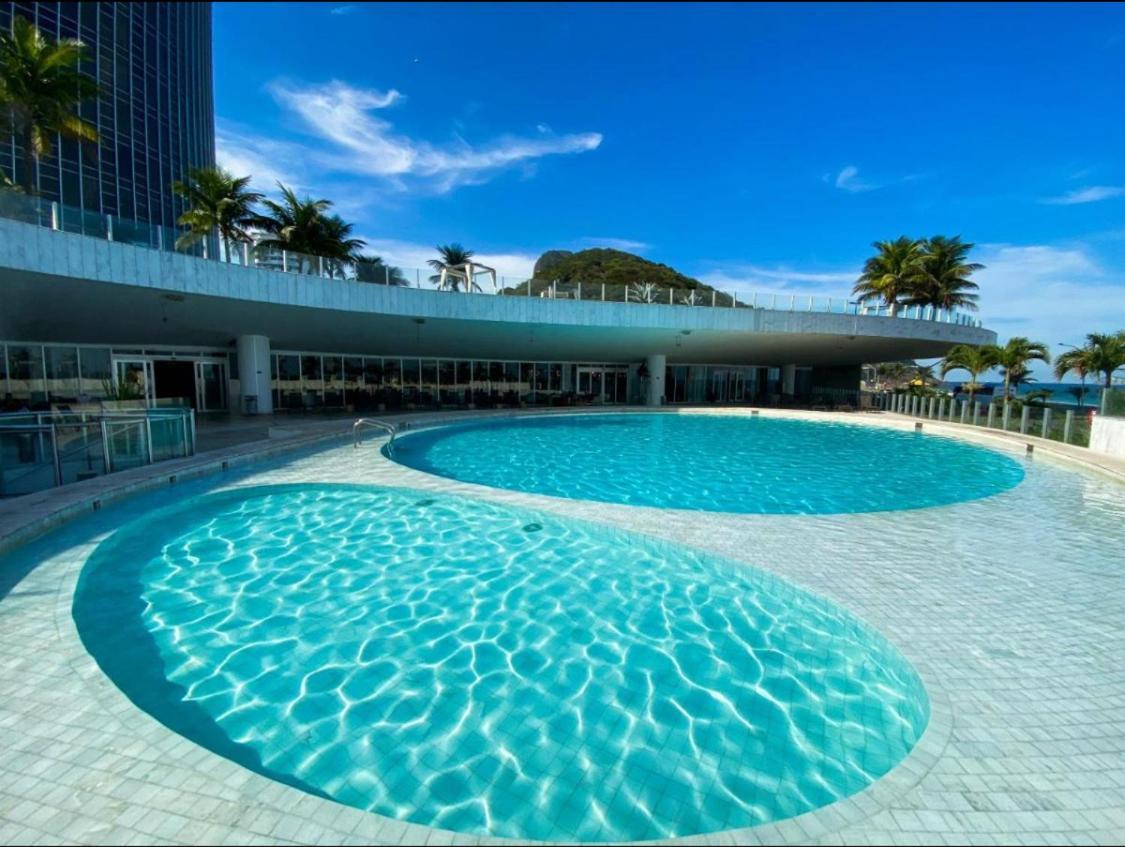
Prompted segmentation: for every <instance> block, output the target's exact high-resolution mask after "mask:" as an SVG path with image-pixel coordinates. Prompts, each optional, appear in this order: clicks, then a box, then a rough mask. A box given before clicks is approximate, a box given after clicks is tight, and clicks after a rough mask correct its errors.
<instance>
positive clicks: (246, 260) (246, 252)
mask: <svg viewBox="0 0 1125 847" xmlns="http://www.w3.org/2000/svg"><path fill="white" fill-rule="evenodd" d="M242 264H243V266H244V267H247V268H248V267H250V245H249V244H248V243H247V242H245V241H243V242H242Z"/></svg>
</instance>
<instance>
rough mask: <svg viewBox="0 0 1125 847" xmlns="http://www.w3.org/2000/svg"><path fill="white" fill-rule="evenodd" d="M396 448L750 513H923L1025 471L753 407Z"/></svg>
mask: <svg viewBox="0 0 1125 847" xmlns="http://www.w3.org/2000/svg"><path fill="white" fill-rule="evenodd" d="M390 455H392V457H393V458H394V459H395V460H396V461H398V462H400V463H402V464H404V465H407V466H409V467H412V468H415V469H417V470H421V471H425V472H427V473H432V474H437V475H439V476H444V477H449V478H452V479H457V480H461V481H463V482H473V483H478V484H481V485H489V486H492V487H494V488H507V489H512V490H516V491H526V492H530V493H534V494H548V495H552V496H555V497H568V498H573V499H579V500H595V501H599V502H605V503H627V504H631V505H639V506H655V507H659V508H673V509H701V510H706V511H716V512H741V513H751V514H834V513H845V512H879V511H889V510H896V509H918V508H924V507H927V506H941V505H946V504H949V503H957V502H961V501H965V500H975V499H979V498H982V497H988V496H990V495H993V494H997V493H999V492H1002V491H1006V490H1007V489H1009V488H1012V487H1013V486H1015V485H1018V484H1019V482H1020V481H1021V480H1022V479H1023V469H1022V468H1021V466H1020V464H1019V463H1018V462H1016V461H1015V460H1013V459H1011V458H1009V457H1008V456H1005V455H1003V454H1001V453H998V452H996V451H994V450H988V449H985V448H982V447H977V446H975V445H972V444H967V443H965V442H963V441H958V440H954V439H952V438H941V437H935V436H931V435H922V434H920V433H914V432H903V431H900V430H895V429H889V428H886V427H879V426H865V425H862V424H849V423H838V422H835V421H831V422H829V421H810V420H798V419H790V418H774V417H760V416H747V415H743V416H720V415H698V414H667V413H627V414H586V415H549V416H542V417H528V418H517V419H505V420H492V421H480V422H475V423H469V424H458V425H453V426H443V427H438V428H434V429H429V430H424V431H421V432H417V433H410V434H405V435H402V436H400V437H399V438H397V439H396V440H395V443H394V450H393V453H391V454H390Z"/></svg>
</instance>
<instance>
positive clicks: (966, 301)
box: [906, 235, 984, 311]
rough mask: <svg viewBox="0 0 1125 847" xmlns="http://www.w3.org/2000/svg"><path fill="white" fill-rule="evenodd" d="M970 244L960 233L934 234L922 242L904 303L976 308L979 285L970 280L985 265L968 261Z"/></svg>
mask: <svg viewBox="0 0 1125 847" xmlns="http://www.w3.org/2000/svg"><path fill="white" fill-rule="evenodd" d="M972 249H973V245H972V244H966V243H965V242H963V241H962V240H961V236H959V235H955V236H953V237H952V238H948V237H946V236H944V235H935V236H934V237H933V238H930V239H927V240H926V241H924V242H922V257H921V260H920V262H919V269H920V273H919V274H918V276H917V278H916V279H915V280H914V281H913V284H912V287H911V289H910V291H909V294H908V298H907V300H906V302H907V303H908V304H910V305H912V306H916V305H918V306H935V307H937V308H939V309H955V308H958V307H961V308H965V309H972V310H974V311H975V310H976V308H977V299H978V298H977V294H976V293H975V292H976V291H977V289H978V286H977V284H976V283H975V282H973V281H972V280H971V279H969V277H970V276H972V275H973V274H974V273H975V272H976V271H979V270H984V265H981V264H978V263H977V262H970V261H968V254H969V251H970V250H972Z"/></svg>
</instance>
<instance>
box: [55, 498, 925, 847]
mask: <svg viewBox="0 0 1125 847" xmlns="http://www.w3.org/2000/svg"><path fill="white" fill-rule="evenodd" d="M74 616H75V620H76V622H77V625H78V629H79V632H80V635H81V637H82V640H83V642H84V643H85V645H86V647H87V649H88V650H89V651H90V652H91V654H92V655H93V656H94V657H95V659H96V660H97V662H98V663H99V665H100V666H101V667H102V668H103V669H104V671H105V672H106V673H107V674H108V675H109V676H110V677H111V678H112V679H113V681H114V682H115V683H116V684H117V685H118V686H119V687H120V688H121V689H122V690H123V691H124V692H125V693H126V694H127V695H128V696H129V697H130V698H131V699H133V701H134V702H135V703H137V705H139V706H140V707H141V708H143V709H145V710H147V711H148V712H150V713H151V714H152V715H154V716H155V717H156V718H158V719H159V720H161V721H163V722H164V723H165V724H166V725H168V726H169V727H170V728H172V729H173V730H175V731H177V732H179V733H181V734H183V735H186V736H188V737H189V738H192V739H194V740H196V741H197V742H199V743H201V744H204V745H206V746H207V747H209V748H211V749H212V750H215V751H216V752H219V753H221V754H222V755H224V756H227V757H228V758H231V759H233V760H235V761H237V762H239V763H241V764H243V765H245V766H247V767H250V768H253V769H255V770H257V771H259V772H261V773H264V774H266V775H268V776H271V777H273V778H274V779H278V780H281V781H284V782H287V783H289V784H291V785H295V786H297V787H300V788H302V789H304V790H306V791H310V792H313V793H316V794H319V795H322V796H325V797H329V798H333V799H335V800H338V801H340V802H342V803H347V804H351V805H353V806H358V807H360V808H363V809H370V810H372V811H375V812H378V813H380V814H383V815H387V816H390V817H394V818H401V819H407V820H410V821H413V822H416V823H421V824H427V825H431V826H435V827H440V828H444V829H451V830H457V831H460V832H468V833H478V834H491V835H498V836H509V837H512V838H517V839H549V840H575V839H580V840H591V841H622V840H634V839H651V838H663V837H669V836H679V835H690V834H695V833H703V832H712V831H717V830H724V829H730V828H734V827H742V826H750V825H754V824H758V823H763V822H767V821H773V820H778V819H780V818H785V817H789V816H792V815H796V814H800V813H802V812H805V811H808V810H810V809H813V808H816V807H819V806H822V805H824V804H827V803H830V802H832V801H834V800H836V799H838V798H840V797H843V796H846V795H848V794H852V793H854V792H856V791H858V790H860V789H862V788H863V787H865V786H866V785H868V784H869V783H870V782H871V781H872V780H874V779H876V778H877V777H879V776H880V775H882V774H884V773H886V772H887V771H888V770H889V769H890V768H891V767H893V766H894V765H895V764H896V763H897V762H898V761H899V760H901V759H902V757H903V756H905V755H906V753H907V752H908V751H909V750H910V749H911V748H912V746H913V745H914V744H915V742H916V741H917V740H918V738H919V737H920V735H921V733H922V731H923V729H924V727H925V725H926V722H927V719H928V713H929V706H928V700H927V698H926V695H925V692H924V690H923V688H922V685H921V682H920V681H919V679H918V677H917V675H916V674H915V672H914V671H913V669H912V668H911V667H910V666H909V664H908V663H907V662H906V661H905V660H904V659H903V658H902V657H901V656H900V655H899V654H898V653H897V651H895V650H894V649H893V648H892V647H891V646H890V645H889V644H888V643H887V642H886V641H885V640H884V639H883V638H882V637H880V636H879V635H878V634H876V633H874V632H872V631H870V630H869V629H867V628H866V627H864V626H863V625H862V624H861V623H859V622H858V621H856V620H855V619H854V618H852V617H851V616H850V615H848V614H847V613H846V612H844V611H843V610H841V609H839V608H837V607H835V606H833V605H831V604H829V603H827V602H825V601H823V600H821V599H818V598H816V597H813V596H811V595H809V594H806V593H804V592H802V591H799V590H796V589H794V588H793V587H792V586H790V585H789V584H787V583H785V582H783V581H780V580H777V579H775V578H773V577H771V576H769V575H768V574H766V573H765V572H762V571H758V570H754V569H751V568H747V567H745V566H741V565H734V564H731V563H728V562H726V561H725V560H722V559H719V558H715V557H712V556H708V555H705V554H702V553H699V552H697V551H693V550H690V549H686V548H680V547H676V546H672V545H668V544H664V543H658V542H655V541H652V540H649V539H645V538H641V537H639V536H633V535H630V534H626V533H620V532H616V531H612V530H608V529H604V528H600V527H595V526H593V525H587V524H584V523H580V522H574V521H569V520H562V519H558V518H553V517H548V516H545V515H539V514H535V513H527V512H523V511H519V510H514V509H511V508H508V507H504V506H500V505H497V504H491V503H487V502H477V501H473V500H468V499H462V498H453V497H446V496H433V495H430V494H422V493H420V492H413V491H408V490H396V489H381V488H372V487H349V486H329V485H315V486H313V485H305V486H271V487H259V488H245V489H236V490H232V491H226V492H221V493H218V494H209V495H204V496H201V497H195V498H191V499H188V500H185V501H182V502H180V503H175V504H173V505H170V506H167V507H165V508H163V509H160V510H157V511H151V512H148V513H147V514H145V516H144V517H143V518H141V519H138V520H136V521H135V522H133V523H131V524H126V525H125V526H123V527H122V528H120V529H119V530H117V531H116V532H115V533H114V534H113V535H112V536H110V537H109V538H108V539H107V540H106V541H104V542H103V543H102V544H101V545H99V546H98V548H97V549H96V550H95V551H94V553H93V554H92V555H91V557H90V559H89V560H88V563H87V565H86V567H85V568H84V570H83V572H82V576H81V579H80V582H79V586H78V589H77V591H76V594H75V600H74Z"/></svg>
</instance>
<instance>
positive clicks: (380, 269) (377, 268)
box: [355, 255, 410, 285]
mask: <svg viewBox="0 0 1125 847" xmlns="http://www.w3.org/2000/svg"><path fill="white" fill-rule="evenodd" d="M355 278H356V279H357V280H359V281H360V282H375V283H378V284H380V285H410V281H409V280H408V279H407V278H406V276H405V275H404V274H403V272H402V269H401V268H396V267H395V266H394V265H388V264H387V263H386V262H384V261H383V257H382V256H371V255H364V256H357V257H356V260H355Z"/></svg>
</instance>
